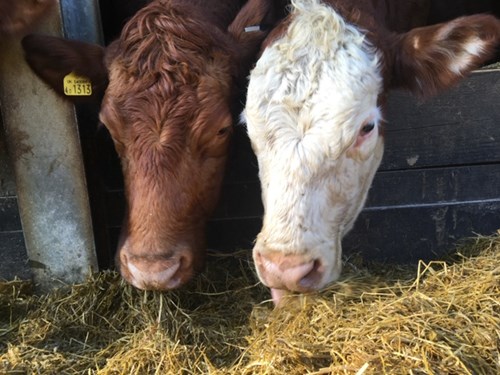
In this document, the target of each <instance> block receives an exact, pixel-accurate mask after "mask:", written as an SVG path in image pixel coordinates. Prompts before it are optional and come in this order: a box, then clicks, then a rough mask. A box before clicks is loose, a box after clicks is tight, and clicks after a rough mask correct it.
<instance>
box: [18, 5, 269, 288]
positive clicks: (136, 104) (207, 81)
mask: <svg viewBox="0 0 500 375" xmlns="http://www.w3.org/2000/svg"><path fill="white" fill-rule="evenodd" d="M193 3H195V2H193ZM227 3H229V2H227ZM214 4H219V5H220V6H221V7H222V9H226V8H227V4H226V5H224V4H225V2H223V1H221V2H218V3H214ZM217 6H218V5H217ZM198 7H199V5H198ZM198 7H197V6H192V5H190V2H188V1H179V2H172V1H170V2H167V1H155V2H153V3H151V4H149V5H148V6H146V7H145V8H143V9H142V10H141V11H139V12H138V13H137V14H136V15H135V16H134V17H133V18H132V19H131V20H130V21H129V22H128V23H127V25H126V26H125V28H124V30H123V32H122V34H121V37H120V38H119V40H117V41H115V42H113V43H112V45H110V46H109V47H108V48H107V49H106V50H102V49H101V48H99V47H96V46H89V45H85V44H83V43H79V42H70V41H64V40H61V39H55V38H49V37H40V36H30V37H27V38H25V40H24V41H23V46H24V48H25V51H26V58H27V61H28V62H29V63H30V65H31V67H32V68H33V69H34V70H35V72H37V73H38V74H39V75H40V76H41V77H42V78H44V79H45V80H46V81H47V82H49V83H51V84H52V85H53V86H54V87H55V88H56V90H58V91H59V93H60V94H63V93H62V86H61V84H60V82H62V79H61V77H62V75H63V74H67V73H69V72H70V71H75V72H76V73H77V74H78V75H83V76H86V77H89V78H90V79H91V80H92V82H93V84H94V86H95V87H94V93H93V95H94V96H96V97H98V98H99V97H100V96H102V95H103V100H102V105H101V112H100V119H101V121H102V123H104V125H105V126H106V128H107V129H108V130H109V132H110V134H111V136H112V138H113V140H114V143H115V148H116V150H117V152H118V154H119V156H120V159H121V162H122V169H123V175H124V181H125V195H126V199H127V211H126V217H125V221H124V225H123V228H122V232H121V236H120V241H119V246H118V251H117V254H116V263H117V266H118V268H119V269H120V272H121V274H122V275H123V277H124V278H125V279H126V280H127V281H129V282H130V283H131V284H133V285H135V286H136V287H138V288H141V289H158V290H167V289H172V288H176V287H178V286H180V285H182V284H184V283H185V282H186V281H188V280H189V279H190V278H191V277H192V275H193V274H194V273H195V272H197V271H199V270H200V269H201V268H202V266H203V263H204V252H205V251H204V250H205V244H204V230H205V223H206V220H207V218H208V216H209V215H210V213H211V212H212V210H213V208H214V205H215V203H216V201H217V198H218V195H219V190H220V185H221V181H222V177H223V173H224V167H225V162H226V157H227V152H228V144H229V140H230V137H231V133H232V116H231V114H232V103H233V102H234V101H235V100H236V98H235V97H234V84H235V80H236V79H239V78H240V77H241V75H243V76H244V74H245V73H244V71H243V70H242V69H241V67H242V66H243V67H244V66H248V62H249V60H251V58H252V56H254V55H255V53H256V51H257V49H258V46H259V43H260V41H261V40H262V39H263V37H264V33H263V32H260V31H259V32H255V33H252V34H250V33H244V32H243V30H244V28H245V26H250V25H254V24H258V23H260V22H261V21H262V19H263V18H264V16H266V15H267V13H268V11H269V8H270V7H269V6H268V2H266V1H260V0H255V1H254V0H251V1H249V2H248V3H247V5H246V6H245V7H244V8H243V9H242V10H241V11H240V12H239V13H238V14H237V15H236V17H235V18H234V20H233V22H232V23H231V25H229V27H228V28H226V27H227V25H225V26H224V27H222V25H220V24H218V23H217V22H216V21H214V19H216V17H213V16H209V15H204V13H205V12H206V11H207V10H203V9H199V8H198ZM216 12H217V9H210V12H208V14H210V15H213V14H215V13H216ZM210 17H212V19H211V18H210ZM47 56H50V60H47ZM54 66H55V67H57V68H58V69H54ZM54 72H55V73H54ZM53 74H56V75H57V77H55V78H54V77H53V76H52V75H53ZM54 81H55V82H57V84H56V85H54ZM108 81H109V84H107V83H108ZM99 84H102V86H99ZM106 84H107V86H106ZM57 87H59V89H58V88H57ZM104 88H105V91H104V93H103V89H104Z"/></svg>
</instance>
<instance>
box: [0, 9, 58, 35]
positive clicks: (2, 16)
mask: <svg viewBox="0 0 500 375" xmlns="http://www.w3.org/2000/svg"><path fill="white" fill-rule="evenodd" d="M55 3H56V1H55V0H15V1H13V0H0V34H3V35H18V36H19V35H22V34H25V33H27V32H29V31H30V30H32V29H33V27H34V26H36V24H37V23H38V22H39V21H40V19H42V18H43V16H45V15H46V14H47V13H48V12H49V11H50V10H51V8H52V7H53V6H54V4H55Z"/></svg>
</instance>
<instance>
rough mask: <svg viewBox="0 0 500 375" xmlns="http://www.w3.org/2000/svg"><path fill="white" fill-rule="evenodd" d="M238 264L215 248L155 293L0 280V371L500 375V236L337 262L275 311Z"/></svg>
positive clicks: (113, 283) (112, 280) (105, 282)
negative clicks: (196, 272) (192, 273)
mask: <svg viewBox="0 0 500 375" xmlns="http://www.w3.org/2000/svg"><path fill="white" fill-rule="evenodd" d="M248 262H249V259H248V258H247V255H246V254H237V255H236V256H225V257H224V256H220V255H219V256H212V257H211V261H210V262H209V265H208V270H207V271H206V272H205V273H204V274H203V275H201V276H199V277H198V278H197V279H196V280H195V281H194V282H193V283H192V284H191V285H189V286H188V287H187V288H184V289H183V290H181V291H175V292H171V293H165V294H160V293H153V292H140V291H137V290H134V289H133V288H131V287H129V286H127V285H125V284H124V283H123V282H122V281H121V280H120V278H119V276H118V275H117V274H116V273H114V272H110V271H107V272H101V273H99V274H96V275H95V276H94V277H93V278H92V279H90V280H89V281H88V282H87V283H85V284H82V285H77V286H74V287H71V288H70V287H68V288H66V289H61V290H59V291H57V292H55V293H52V294H49V295H43V296H35V295H34V294H33V293H32V291H31V285H30V284H29V283H25V282H18V281H15V282H6V283H1V284H0V373H2V374H3V373H5V374H287V375H290V374H330V373H331V374H356V375H361V374H499V373H500V350H499V345H500V236H494V237H488V238H485V237H481V238H477V239H475V240H474V241H473V242H472V243H469V244H468V245H467V246H466V247H461V248H459V249H458V252H457V255H455V256H454V257H453V258H452V259H449V260H448V261H447V262H431V263H428V264H426V263H422V262H421V263H420V264H418V266H417V265H413V266H408V267H400V268H396V267H394V266H386V267H384V266H376V265H364V266H360V265H353V264H352V263H349V262H348V263H347V264H346V270H345V272H344V276H343V278H342V280H341V281H339V282H338V283H336V284H335V285H333V286H332V287H330V288H329V289H327V290H325V291H323V292H321V293H318V294H315V295H307V296H300V297H298V296H293V297H290V298H289V299H287V303H286V306H285V307H284V308H282V309H276V310H275V309H273V307H272V303H271V302H270V301H269V300H268V298H269V295H268V292H267V290H266V289H265V288H264V287H262V286H261V285H260V284H258V283H257V282H256V278H255V276H254V274H253V272H252V271H251V266H250V265H249V264H248Z"/></svg>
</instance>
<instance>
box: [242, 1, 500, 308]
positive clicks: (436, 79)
mask: <svg viewBox="0 0 500 375" xmlns="http://www.w3.org/2000/svg"><path fill="white" fill-rule="evenodd" d="M292 3H293V4H292V10H291V14H290V15H289V16H288V18H287V19H285V20H284V21H283V22H282V23H281V24H280V25H279V26H278V27H277V28H276V29H275V30H273V31H272V32H271V34H270V35H269V36H268V38H267V39H266V41H265V42H264V50H263V53H262V55H261V57H260V58H259V60H258V62H257V64H256V67H255V68H254V69H253V71H252V72H251V75H250V82H249V88H248V93H247V102H246V108H245V110H244V113H243V115H242V118H243V120H244V121H245V122H246V124H247V130H248V135H249V137H250V139H251V143H252V147H253V150H254V152H255V153H256V155H257V159H258V165H259V176H260V180H261V185H262V200H263V205H264V218H263V226H262V229H261V231H260V233H259V234H258V236H257V239H256V243H255V246H254V248H253V258H254V261H255V265H256V269H257V273H258V276H259V278H260V280H261V281H262V282H263V283H264V284H265V285H266V286H267V287H269V288H270V289H271V295H272V297H273V300H274V302H275V304H277V305H278V304H279V303H280V300H281V298H282V297H283V295H284V294H287V293H288V292H290V291H292V292H311V291H316V290H320V289H322V288H324V287H325V286H327V285H328V284H329V283H331V282H333V281H335V280H336V279H337V278H338V277H339V275H340V273H341V267H342V262H341V253H342V249H341V240H342V237H343V236H344V235H345V234H346V233H347V232H348V231H349V230H350V229H351V228H352V226H353V223H354V221H355V219H356V218H357V216H358V214H359V213H360V211H361V209H362V207H363V205H364V202H365V199H366V196H367V192H368V189H369V187H370V185H371V182H372V180H373V177H374V174H375V172H376V170H377V168H378V166H379V164H380V161H381V159H382V154H383V144H384V129H383V128H384V125H383V123H384V107H385V104H386V98H387V93H388V91H389V90H390V89H393V88H397V89H405V90H409V91H411V92H412V93H414V94H415V95H417V96H419V97H421V98H426V97H429V96H431V95H434V94H437V93H439V92H441V91H443V90H445V89H447V88H449V87H450V86H452V85H454V84H456V83H457V82H458V81H459V80H461V79H462V78H464V76H466V75H467V74H468V73H469V72H470V71H471V70H473V69H475V68H478V67H479V66H481V65H482V64H483V63H484V62H485V61H487V60H488V59H490V58H491V57H492V56H493V55H494V53H495V49H496V47H497V46H498V45H499V43H500V20H498V19H497V18H495V17H493V16H491V15H484V14H483V15H473V16H467V17H462V18H457V19H454V20H452V21H449V22H446V23H442V24H436V25H432V26H426V27H416V28H415V26H418V25H419V24H422V23H421V22H422V21H423V20H425V17H422V18H421V19H419V17H421V16H422V15H425V9H426V8H427V7H428V2H427V1H411V2H410V1H401V0H383V1H375V0H329V1H322V2H320V1H318V0H294V1H292ZM415 17H417V18H415ZM408 26H411V27H413V28H412V29H411V30H410V29H408V30H405V28H408Z"/></svg>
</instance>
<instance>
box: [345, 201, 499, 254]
mask: <svg viewBox="0 0 500 375" xmlns="http://www.w3.org/2000/svg"><path fill="white" fill-rule="evenodd" d="M499 212H500V199H498V200H496V201H490V202H483V203H459V204H445V205H439V204H436V205H427V206H417V207H393V208H387V209H382V210H366V211H364V212H362V213H361V215H360V217H359V218H358V220H357V222H356V224H355V227H354V229H353V230H352V231H351V232H350V233H349V234H348V235H347V236H346V238H345V239H344V244H343V247H344V249H345V253H346V255H349V254H353V253H360V254H361V255H362V256H363V258H365V259H369V260H376V261H385V262H396V263H408V262H416V261H417V260H419V259H424V260H431V259H439V258H441V257H442V256H443V255H445V254H446V253H447V252H450V251H453V250H454V249H455V244H456V243H458V242H459V241H460V240H461V239H464V238H466V237H473V236H476V234H484V235H489V234H492V233H494V232H495V231H496V230H498V229H499V228H500V220H499V219H498V217H499V216H498V213H499Z"/></svg>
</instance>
